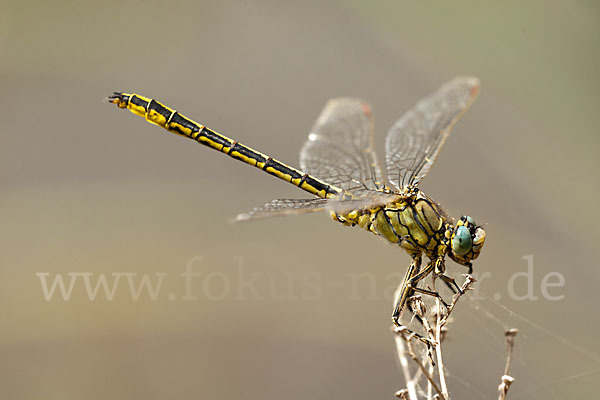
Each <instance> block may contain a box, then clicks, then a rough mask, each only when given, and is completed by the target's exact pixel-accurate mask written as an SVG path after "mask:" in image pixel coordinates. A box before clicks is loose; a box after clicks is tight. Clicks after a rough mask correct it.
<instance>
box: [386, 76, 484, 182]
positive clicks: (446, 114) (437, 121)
mask: <svg viewBox="0 0 600 400" xmlns="http://www.w3.org/2000/svg"><path fill="white" fill-rule="evenodd" d="M478 92H479V80H478V79H477V78H473V77H460V78H456V79H454V80H452V81H450V82H448V83H446V84H445V85H443V86H442V87H441V88H440V89H439V90H438V91H437V92H435V93H433V94H432V95H430V96H429V97H426V98H425V99H423V100H421V101H419V102H418V103H417V105H416V106H415V107H414V108H413V109H412V110H410V111H409V112H407V113H406V114H405V115H404V116H403V117H402V118H400V119H399V120H398V121H396V123H395V124H394V126H392V128H391V129H390V131H389V133H388V135H387V138H386V143H385V150H386V164H387V177H388V179H389V180H390V182H391V183H393V184H394V185H396V186H397V187H398V188H406V187H408V186H412V185H418V184H419V183H420V182H421V180H422V179H423V178H424V177H425V176H426V175H427V173H428V172H429V169H430V168H431V166H432V165H433V163H434V162H435V160H436V158H437V156H438V154H439V152H440V150H441V148H442V145H443V144H444V142H445V141H446V138H447V137H448V134H449V133H450V131H451V130H452V127H453V126H454V124H455V123H456V121H458V119H459V118H460V116H461V115H462V114H463V113H464V112H465V111H466V110H467V109H468V108H469V106H470V105H471V104H472V103H473V101H474V100H475V97H477V93H478Z"/></svg>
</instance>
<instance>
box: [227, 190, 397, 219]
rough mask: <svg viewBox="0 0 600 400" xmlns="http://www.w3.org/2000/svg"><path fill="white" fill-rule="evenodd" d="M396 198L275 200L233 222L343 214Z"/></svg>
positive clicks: (375, 195) (382, 195)
mask: <svg viewBox="0 0 600 400" xmlns="http://www.w3.org/2000/svg"><path fill="white" fill-rule="evenodd" d="M396 197H397V195H394V194H390V193H382V192H371V193H369V195H368V196H366V197H363V198H360V199H356V200H355V199H352V200H337V199H276V200H271V201H270V202H268V203H267V204H265V205H264V206H262V207H256V208H255V209H254V210H252V211H250V212H248V213H244V214H239V215H238V216H237V217H235V219H234V222H246V221H254V220H257V219H262V218H268V217H279V216H283V215H298V214H306V213H312V212H317V211H323V210H327V211H336V212H339V213H343V212H348V211H351V210H359V209H366V208H371V207H376V206H383V205H384V204H386V203H387V202H389V201H391V200H394V199H395V198H396Z"/></svg>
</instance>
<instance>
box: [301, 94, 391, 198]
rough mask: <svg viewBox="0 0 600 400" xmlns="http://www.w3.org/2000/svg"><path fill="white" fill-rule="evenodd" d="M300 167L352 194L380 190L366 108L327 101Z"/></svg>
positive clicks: (348, 102) (359, 103)
mask: <svg viewBox="0 0 600 400" xmlns="http://www.w3.org/2000/svg"><path fill="white" fill-rule="evenodd" d="M300 166H301V167H302V169H303V170H304V172H307V173H308V174H310V175H313V176H315V177H316V178H319V179H321V180H324V181H326V182H327V183H330V184H332V185H335V186H337V187H339V188H341V189H344V190H347V191H350V192H352V193H355V194H356V193H358V194H361V192H363V193H364V192H367V191H370V190H377V189H379V188H380V187H382V186H383V185H382V179H381V171H380V169H379V166H378V164H377V159H376V156H375V151H374V146H373V120H372V117H371V108H370V107H369V105H368V104H367V103H366V102H364V101H363V100H360V99H352V98H339V99H332V100H329V101H328V102H327V105H326V106H325V108H324V109H323V111H322V112H321V115H320V116H319V118H318V119H317V122H316V123H315V125H314V126H313V128H312V130H311V133H310V134H309V135H308V140H307V141H306V143H305V144H304V147H302V150H301V151H300Z"/></svg>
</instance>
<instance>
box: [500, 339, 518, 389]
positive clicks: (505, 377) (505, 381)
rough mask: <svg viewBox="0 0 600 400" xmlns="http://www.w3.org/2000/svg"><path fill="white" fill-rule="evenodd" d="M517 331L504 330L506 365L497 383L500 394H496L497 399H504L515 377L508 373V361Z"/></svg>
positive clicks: (510, 360)
mask: <svg viewBox="0 0 600 400" xmlns="http://www.w3.org/2000/svg"><path fill="white" fill-rule="evenodd" d="M518 332H519V331H518V330H517V329H509V330H507V331H506V332H504V337H505V338H506V353H507V354H506V365H505V366H504V374H502V377H501V378H500V385H498V392H499V393H500V395H499V396H498V399H499V400H505V399H506V394H507V393H508V389H509V388H510V385H512V383H513V382H514V381H515V378H513V377H512V376H510V375H509V370H510V363H511V362H512V353H513V349H514V347H515V336H517V333H518Z"/></svg>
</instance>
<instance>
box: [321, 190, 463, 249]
mask: <svg viewBox="0 0 600 400" xmlns="http://www.w3.org/2000/svg"><path fill="white" fill-rule="evenodd" d="M331 215H332V217H333V219H335V220H337V221H339V222H341V223H343V224H344V225H349V226H356V225H358V226H360V227H361V228H363V229H365V230H367V231H370V232H372V233H374V234H376V235H378V236H381V237H383V238H385V239H386V240H388V241H389V242H392V243H395V244H398V245H400V246H401V247H402V248H403V249H405V250H406V251H407V252H408V253H409V254H419V253H425V254H426V255H427V256H428V257H430V258H435V257H438V256H443V255H445V254H446V253H447V251H448V246H449V243H450V240H451V238H452V233H453V227H452V225H451V223H450V222H449V221H448V217H447V215H446V213H444V212H443V211H442V209H441V207H440V206H439V205H438V204H437V203H436V202H434V201H433V200H432V199H431V198H429V197H427V196H426V195H425V194H424V193H423V192H421V191H420V190H418V189H415V190H411V191H410V192H403V193H400V194H398V195H397V196H395V197H394V200H393V201H390V202H389V203H387V204H385V205H382V206H377V207H371V208H364V209H357V210H351V211H347V212H342V213H340V212H332V214H331Z"/></svg>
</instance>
